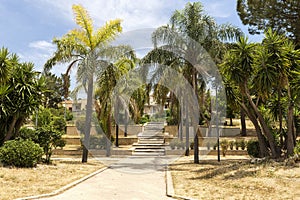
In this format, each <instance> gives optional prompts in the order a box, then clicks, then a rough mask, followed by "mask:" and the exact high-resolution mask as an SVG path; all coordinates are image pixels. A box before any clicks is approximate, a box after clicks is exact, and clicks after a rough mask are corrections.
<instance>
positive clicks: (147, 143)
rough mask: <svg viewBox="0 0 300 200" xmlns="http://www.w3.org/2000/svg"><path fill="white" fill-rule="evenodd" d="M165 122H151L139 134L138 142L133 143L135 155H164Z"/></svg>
mask: <svg viewBox="0 0 300 200" xmlns="http://www.w3.org/2000/svg"><path fill="white" fill-rule="evenodd" d="M163 128H164V123H163V122H149V123H148V124H147V125H146V126H145V128H144V131H143V132H142V133H139V134H138V142H137V143H134V144H133V145H132V155H133V156H164V155H165V154H166V153H165V148H166V146H167V145H168V144H166V143H165V139H164V135H163V133H162V131H163Z"/></svg>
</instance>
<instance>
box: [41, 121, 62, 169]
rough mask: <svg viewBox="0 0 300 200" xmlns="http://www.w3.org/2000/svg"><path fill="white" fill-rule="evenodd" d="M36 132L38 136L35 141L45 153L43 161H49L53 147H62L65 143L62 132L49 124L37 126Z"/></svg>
mask: <svg viewBox="0 0 300 200" xmlns="http://www.w3.org/2000/svg"><path fill="white" fill-rule="evenodd" d="M36 132H37V136H38V138H37V140H36V141H35V142H36V143H38V144H39V145H40V146H41V147H42V148H43V150H44V154H45V155H46V159H45V163H50V159H51V155H52V151H53V149H55V148H57V147H64V146H65V144H66V143H65V141H64V140H63V139H62V135H63V134H64V133H63V132H61V131H59V130H57V129H55V128H54V127H50V126H43V127H39V128H37V130H36Z"/></svg>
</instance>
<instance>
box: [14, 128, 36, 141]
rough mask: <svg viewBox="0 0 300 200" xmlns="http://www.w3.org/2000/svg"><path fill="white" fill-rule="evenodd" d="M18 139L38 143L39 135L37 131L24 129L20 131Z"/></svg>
mask: <svg viewBox="0 0 300 200" xmlns="http://www.w3.org/2000/svg"><path fill="white" fill-rule="evenodd" d="M18 138H20V139H23V140H32V141H37V140H38V135H37V134H36V130H35V129H32V128H27V127H22V128H21V129H20V131H19V135H18Z"/></svg>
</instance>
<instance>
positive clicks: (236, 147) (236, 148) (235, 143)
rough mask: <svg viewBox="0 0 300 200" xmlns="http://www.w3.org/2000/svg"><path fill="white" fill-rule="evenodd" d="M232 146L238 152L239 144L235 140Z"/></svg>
mask: <svg viewBox="0 0 300 200" xmlns="http://www.w3.org/2000/svg"><path fill="white" fill-rule="evenodd" d="M234 145H235V150H239V147H240V146H241V145H240V142H239V141H238V140H235V141H234Z"/></svg>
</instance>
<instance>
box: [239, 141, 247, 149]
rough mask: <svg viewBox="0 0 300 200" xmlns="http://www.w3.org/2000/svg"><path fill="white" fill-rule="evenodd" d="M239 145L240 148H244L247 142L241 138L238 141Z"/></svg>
mask: <svg viewBox="0 0 300 200" xmlns="http://www.w3.org/2000/svg"><path fill="white" fill-rule="evenodd" d="M240 145H241V149H242V150H245V148H246V146H247V142H246V141H245V140H244V139H243V140H241V141H240Z"/></svg>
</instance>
